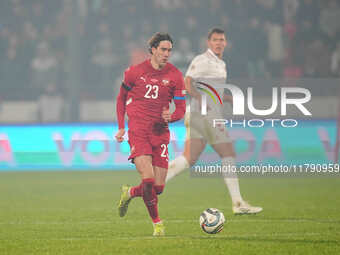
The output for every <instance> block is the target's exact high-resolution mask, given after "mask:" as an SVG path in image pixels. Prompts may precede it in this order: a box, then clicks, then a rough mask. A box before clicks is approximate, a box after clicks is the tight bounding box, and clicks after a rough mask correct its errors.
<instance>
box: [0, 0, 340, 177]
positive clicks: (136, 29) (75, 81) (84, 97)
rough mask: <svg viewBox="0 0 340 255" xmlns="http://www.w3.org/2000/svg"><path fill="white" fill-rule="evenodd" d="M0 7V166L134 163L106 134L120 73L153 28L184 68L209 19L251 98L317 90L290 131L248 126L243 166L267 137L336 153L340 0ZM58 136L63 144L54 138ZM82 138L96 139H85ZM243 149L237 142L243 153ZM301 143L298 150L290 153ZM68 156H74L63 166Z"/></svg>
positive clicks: (199, 47) (310, 151) (17, 3)
mask: <svg viewBox="0 0 340 255" xmlns="http://www.w3.org/2000/svg"><path fill="white" fill-rule="evenodd" d="M0 12H1V15H0V54H1V57H0V66H1V69H0V72H1V73H0V83H1V86H0V123H1V124H2V126H1V127H0V135H1V139H0V141H1V142H0V145H1V146H0V148H1V150H0V155H1V157H0V166H1V168H0V169H1V170H8V169H20V168H22V169H33V170H34V169H36V168H39V169H44V168H54V169H57V168H58V169H59V168H63V167H65V168H69V167H74V168H81V167H84V168H89V167H92V168H103V169H110V168H115V169H119V168H121V167H122V166H124V167H126V168H131V165H129V164H128V163H127V161H124V160H123V161H119V160H118V162H125V163H124V164H123V163H122V164H123V165H122V164H118V162H116V161H117V160H116V159H115V155H116V154H119V153H123V155H125V156H126V155H127V153H128V149H127V144H126V143H124V144H123V145H120V146H119V145H117V144H116V143H115V142H114V141H113V140H112V134H113V133H114V132H115V131H116V128H117V126H116V123H115V121H116V114H115V97H116V95H117V92H118V91H119V86H120V83H121V80H122V74H123V71H124V70H125V69H126V68H127V67H128V66H129V65H131V64H135V63H138V62H140V61H142V60H143V59H145V58H146V57H147V56H148V55H147V49H146V42H147V39H148V38H149V36H150V35H151V34H152V33H154V32H155V31H164V32H169V33H170V34H171V35H172V36H173V37H174V39H175V44H174V51H173V55H172V58H171V61H172V63H174V64H175V65H176V66H178V67H179V68H180V69H181V70H182V71H183V72H185V70H186V68H187V66H188V64H189V62H190V61H191V59H192V58H193V56H194V55H195V54H197V53H199V52H202V51H203V50H204V48H205V39H206V35H207V30H208V29H209V28H211V27H213V26H219V27H221V28H223V29H224V30H225V31H226V32H227V37H228V42H229V44H228V47H227V49H226V54H225V56H224V58H225V61H226V62H227V67H228V77H229V82H233V81H236V82H237V81H238V80H240V79H243V80H247V81H251V80H257V83H256V86H255V89H256V95H255V96H256V101H257V102H261V96H262V97H264V99H265V98H269V97H271V89H270V88H271V86H277V85H276V84H278V86H283V85H286V86H287V84H288V85H289V86H292V83H287V81H292V80H293V81H304V82H303V87H306V88H308V89H310V90H311V91H312V102H311V105H310V106H311V107H312V113H313V116H312V118H313V119H314V122H313V123H312V124H309V126H308V124H306V123H305V122H302V124H301V125H302V126H300V129H296V131H297V132H294V134H293V132H283V131H284V130H275V131H274V135H272V134H270V132H269V134H268V135H266V133H265V134H261V132H257V133H256V132H255V134H252V133H251V132H253V131H249V130H248V131H244V132H248V135H249V132H250V135H252V136H253V139H254V140H255V141H256V146H255V147H256V148H255V149H252V150H253V151H252V152H253V154H254V155H253V156H252V157H250V158H248V161H243V162H248V163H249V162H254V160H255V159H256V158H257V159H259V158H261V155H260V154H261V150H262V149H265V148H264V147H265V142H266V139H267V140H268V139H271V137H274V140H275V139H276V140H278V142H279V143H280V142H284V141H285V140H286V139H290V140H291V141H297V140H300V144H295V143H292V144H291V145H287V144H283V145H281V144H280V146H281V147H280V150H281V151H283V152H284V153H286V155H281V156H283V157H284V159H285V160H286V162H296V160H298V159H300V161H308V160H311V159H313V158H314V159H315V157H316V158H317V159H318V160H320V162H331V161H333V160H334V159H335V158H334V157H335V156H334V155H335V149H336V148H335V140H336V119H337V116H338V98H339V93H338V87H339V80H338V78H339V76H340V39H339V38H340V36H339V35H340V32H339V31H340V25H339V24H340V23H339V22H338V17H339V14H340V6H339V4H338V2H337V1H332V0H327V1H316V0H285V1H275V0H256V1H253V0H231V1H222V0H210V1H203V0H190V1H178V0H149V1H131V0H130V1H123V0H117V1H109V0H94V1H86V0H74V1H70V0H64V1H52V0H46V1H39V0H36V1H33V0H32V1H21V0H8V1H3V2H2V3H1V9H0ZM273 81H275V84H274V83H273ZM276 82H277V83H276ZM271 83H272V84H271ZM243 84H246V85H248V83H243ZM246 85H244V86H245V87H246ZM293 85H294V83H293ZM259 95H260V96H259ZM292 117H294V114H293V116H292ZM295 117H296V116H295ZM297 118H301V116H297ZM320 119H322V120H323V121H321V122H320ZM325 120H327V121H325ZM315 121H316V122H315ZM103 122H105V123H103ZM17 124H20V126H16V125H17ZM25 124H29V125H28V126H27V125H26V126H25ZM79 124H81V126H79ZM305 124H306V125H307V126H305ZM172 128H173V130H174V131H175V132H174V133H175V134H176V135H177V137H176V139H177V140H179V137H181V139H184V136H185V134H184V130H183V128H182V126H181V124H179V125H173V126H172ZM307 130H309V131H307ZM304 131H305V132H304ZM32 132H33V133H35V134H41V135H40V136H38V135H36V136H32V135H30V134H32ZM58 135H59V136H60V137H61V144H60V145H58V144H57V142H55V141H56V140H55V139H54V138H55V136H58ZM245 135H247V134H245ZM294 135H295V136H294ZM239 136H240V135H239ZM81 137H83V138H84V137H90V138H89V139H92V141H93V142H92V143H89V142H88V144H84V143H82V142H81V140H82V138H81ZM91 137H92V138H91ZM294 137H299V138H300V139H294ZM78 138H79V139H80V141H76V140H77V139H78ZM173 138H174V137H173ZM96 139H97V140H98V139H99V140H100V139H104V140H107V141H108V142H107V143H106V142H104V143H103V142H100V141H99V142H98V141H96ZM74 141H76V142H74ZM248 143H249V141H248ZM34 144H35V146H33V145H34ZM47 144H48V145H47ZM72 144H74V146H73V145H72ZM81 144H82V145H81ZM37 145H39V146H37ZM44 145H45V146H44ZM182 145H183V141H179V142H178V146H177V147H176V146H175V145H171V146H172V148H170V151H172V152H175V153H180V152H181V151H182ZM174 146H175V147H174ZM245 147H246V146H244V145H242V144H240V145H237V150H238V152H240V151H244V150H246V149H244V148H245ZM302 148H304V150H303V151H304V152H305V153H298V154H296V152H297V151H301V149H302ZM270 149H272V147H270ZM82 150H85V151H86V152H84V153H82V152H81V151H82ZM65 153H66V154H67V153H68V155H69V159H68V160H69V161H70V162H71V163H67V164H66V163H65V162H64V156H63V154H65ZM124 153H125V154H124ZM175 153H171V155H172V156H171V157H174V156H175V155H176V154H175ZM294 153H295V156H294ZM91 154H92V155H91ZM96 154H97V155H96ZM287 154H288V155H287ZM297 155H298V156H297ZM268 156H270V155H268ZM274 156H275V155H274ZM86 157H90V158H92V159H93V160H91V159H88V158H86ZM116 157H118V156H116ZM77 158H78V159H77ZM96 158H97V159H98V160H96ZM274 158H275V157H274ZM276 158H279V156H278V155H276ZM73 159H74V162H73ZM86 159H87V160H86ZM104 159H107V160H104ZM281 160H282V157H281ZM77 162H78V163H77ZM91 162H92V163H91ZM99 162H101V163H99Z"/></svg>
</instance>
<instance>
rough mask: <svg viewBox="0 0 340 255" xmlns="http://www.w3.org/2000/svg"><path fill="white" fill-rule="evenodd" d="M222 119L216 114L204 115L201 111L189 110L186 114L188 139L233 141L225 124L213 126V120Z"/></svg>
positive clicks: (211, 142) (215, 141)
mask: <svg viewBox="0 0 340 255" xmlns="http://www.w3.org/2000/svg"><path fill="white" fill-rule="evenodd" d="M214 119H220V117H216V116H214V115H209V114H208V115H206V116H203V115H201V114H200V113H196V112H188V113H186V114H185V121H184V124H185V127H186V132H187V139H203V140H205V141H207V143H209V144H221V143H231V142H232V140H231V138H230V136H229V134H228V132H227V128H226V126H225V125H221V126H219V127H214V126H213V120H214Z"/></svg>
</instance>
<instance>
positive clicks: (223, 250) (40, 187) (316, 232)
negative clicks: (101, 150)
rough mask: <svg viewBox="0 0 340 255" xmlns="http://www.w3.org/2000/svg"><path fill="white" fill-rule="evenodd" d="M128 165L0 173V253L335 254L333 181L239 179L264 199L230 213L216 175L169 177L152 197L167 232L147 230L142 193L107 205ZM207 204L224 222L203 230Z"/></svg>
mask: <svg viewBox="0 0 340 255" xmlns="http://www.w3.org/2000/svg"><path fill="white" fill-rule="evenodd" d="M124 183H128V184H137V183H139V176H138V175H137V173H136V172H135V171H98V172H95V171H92V172H86V171H85V172H77V171H70V172H67V171H65V172H13V173H9V172H8V173H0V254H1V255H6V254H25V255H26V254H34V255H38V254H89V255H90V254H91V255H94V254H122V255H125V254H133V255H139V254H157V255H166V254H176V255H180V254H228V255H229V254H238V255H240V254H261V255H263V254H340V179H334V178H333V179H329V178H319V179H316V178H286V179H282V178H272V179H270V178H243V179H241V180H240V184H241V191H242V193H243V196H244V197H245V198H246V199H247V200H249V201H250V202H251V203H252V204H254V205H260V206H263V207H264V212H263V213H261V214H259V215H255V216H233V215H232V213H231V202H230V198H229V195H228V193H227V190H226V188H225V186H224V184H223V181H222V180H221V179H218V178H192V177H190V176H189V174H188V172H186V173H185V174H182V175H180V176H178V177H177V178H175V179H174V180H172V181H171V182H169V183H168V185H167V187H166V188H165V192H164V193H163V194H162V195H161V197H160V198H159V211H160V215H161V218H163V219H164V222H165V225H166V236H165V237H160V238H154V237H152V236H151V235H152V225H151V222H150V220H149V217H148V215H147V211H146V208H145V206H144V204H143V202H142V199H139V198H137V199H135V200H134V201H132V202H131V204H130V207H129V211H128V214H127V215H126V217H125V218H119V217H118V213H117V209H116V204H117V201H118V198H119V193H120V185H121V184H124ZM208 207H216V208H218V209H220V210H221V211H222V212H224V215H225V216H226V219H227V223H226V225H225V228H224V230H223V231H222V232H221V233H219V234H217V235H208V234H206V233H204V232H203V231H202V230H201V229H200V227H199V223H198V219H199V215H200V213H201V212H202V211H203V210H204V209H206V208H208Z"/></svg>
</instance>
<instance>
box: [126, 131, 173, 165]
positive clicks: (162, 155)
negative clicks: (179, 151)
mask: <svg viewBox="0 0 340 255" xmlns="http://www.w3.org/2000/svg"><path fill="white" fill-rule="evenodd" d="M148 126H149V128H148V127H147V126H144V127H140V128H136V127H133V128H132V129H131V128H130V127H129V131H128V135H129V144H130V151H131V153H130V156H129V160H132V162H133V159H134V158H135V157H138V156H141V155H151V156H152V165H153V166H158V167H162V168H165V169H168V163H169V154H168V144H169V140H170V132H169V129H168V128H166V129H164V130H162V131H161V132H154V128H152V127H150V125H148Z"/></svg>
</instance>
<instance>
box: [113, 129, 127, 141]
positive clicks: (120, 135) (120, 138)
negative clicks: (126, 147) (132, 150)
mask: <svg viewBox="0 0 340 255" xmlns="http://www.w3.org/2000/svg"><path fill="white" fill-rule="evenodd" d="M124 134H125V129H124V128H121V129H119V130H118V132H117V134H116V136H115V138H116V140H117V142H119V143H121V142H123V141H124V137H123V136H124Z"/></svg>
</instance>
